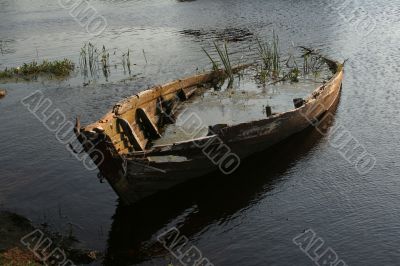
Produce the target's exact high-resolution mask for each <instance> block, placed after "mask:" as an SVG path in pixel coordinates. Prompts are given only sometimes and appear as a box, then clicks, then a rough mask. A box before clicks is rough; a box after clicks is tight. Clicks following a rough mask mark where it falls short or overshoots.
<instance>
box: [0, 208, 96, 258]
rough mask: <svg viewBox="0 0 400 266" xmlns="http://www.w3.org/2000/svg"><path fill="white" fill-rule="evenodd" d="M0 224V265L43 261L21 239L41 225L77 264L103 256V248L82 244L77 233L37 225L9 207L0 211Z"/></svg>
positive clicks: (47, 234)
mask: <svg viewBox="0 0 400 266" xmlns="http://www.w3.org/2000/svg"><path fill="white" fill-rule="evenodd" d="M0 225H1V227H0V265H5V266H11V265H12V266H25V265H29V266H37V265H43V261H42V260H40V258H39V257H36V256H35V255H34V254H33V252H31V251H30V250H28V249H27V248H26V247H25V246H24V245H23V243H22V242H21V239H22V238H23V237H25V236H27V235H28V234H30V233H32V232H35V230H37V229H40V232H41V233H43V236H44V237H43V239H45V238H48V239H50V240H51V241H52V243H53V244H52V246H51V247H52V249H54V248H60V249H62V250H63V251H64V252H65V255H66V258H67V259H69V260H71V261H72V262H73V263H74V264H76V265H77V264H89V263H91V262H93V261H95V260H97V259H99V257H100V253H99V252H96V251H92V250H86V249H82V248H80V247H78V246H79V241H78V240H76V239H74V238H73V237H71V236H63V235H61V234H59V233H55V232H50V231H49V230H46V229H45V228H38V227H35V226H34V225H33V224H32V223H31V221H29V220H28V219H26V218H25V217H22V216H20V215H18V214H15V213H12V212H9V211H0ZM32 239H33V238H32ZM53 246H54V247H53ZM50 252H51V250H50Z"/></svg>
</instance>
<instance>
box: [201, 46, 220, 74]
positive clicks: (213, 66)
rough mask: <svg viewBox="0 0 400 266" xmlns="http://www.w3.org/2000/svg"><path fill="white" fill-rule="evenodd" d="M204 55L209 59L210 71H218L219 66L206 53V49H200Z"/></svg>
mask: <svg viewBox="0 0 400 266" xmlns="http://www.w3.org/2000/svg"><path fill="white" fill-rule="evenodd" d="M202 49H203V51H204V53H205V54H206V55H207V57H208V59H210V61H211V64H212V69H213V70H214V71H218V70H219V65H218V63H217V62H216V61H215V60H214V59H213V58H212V57H211V55H210V54H209V53H208V52H207V51H206V49H204V48H202Z"/></svg>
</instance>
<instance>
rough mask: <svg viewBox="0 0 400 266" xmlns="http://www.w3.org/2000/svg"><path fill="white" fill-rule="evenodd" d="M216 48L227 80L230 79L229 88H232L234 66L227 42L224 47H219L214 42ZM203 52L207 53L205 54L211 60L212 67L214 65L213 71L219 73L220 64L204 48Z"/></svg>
mask: <svg viewBox="0 0 400 266" xmlns="http://www.w3.org/2000/svg"><path fill="white" fill-rule="evenodd" d="M214 48H215V50H216V52H217V54H218V57H219V61H220V62H221V63H222V65H223V69H222V71H223V72H224V74H225V76H226V77H227V78H229V85H228V87H230V85H231V84H232V82H233V79H234V77H233V70H232V64H231V59H230V57H229V52H228V46H227V42H226V41H225V42H224V45H223V47H222V48H221V47H219V46H218V44H217V43H216V42H214ZM203 51H204V52H205V54H206V55H207V57H208V58H209V59H210V61H211V63H212V65H213V67H212V68H213V70H214V71H218V70H220V67H219V64H218V62H217V60H215V59H213V58H212V57H211V55H210V54H209V53H208V52H207V51H206V50H205V49H204V48H203Z"/></svg>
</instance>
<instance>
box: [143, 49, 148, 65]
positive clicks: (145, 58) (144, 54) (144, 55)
mask: <svg viewBox="0 0 400 266" xmlns="http://www.w3.org/2000/svg"><path fill="white" fill-rule="evenodd" d="M142 52H143V57H144V61H145V62H146V64H147V57H146V53H145V51H144V49H142Z"/></svg>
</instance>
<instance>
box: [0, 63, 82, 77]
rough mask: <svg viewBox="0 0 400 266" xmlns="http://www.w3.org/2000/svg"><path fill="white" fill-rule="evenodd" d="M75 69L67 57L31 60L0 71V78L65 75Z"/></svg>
mask: <svg viewBox="0 0 400 266" xmlns="http://www.w3.org/2000/svg"><path fill="white" fill-rule="evenodd" d="M74 69H75V65H74V63H72V61H71V60H69V59H64V60H56V61H47V60H44V61H43V62H42V63H40V64H39V63H38V62H37V61H32V62H31V63H25V64H23V65H22V66H20V67H15V68H9V69H7V68H6V69H5V70H4V71H0V79H13V78H22V79H26V80H30V79H34V78H36V77H38V76H46V75H48V76H55V77H67V76H69V75H70V74H71V73H72V72H73V71H74Z"/></svg>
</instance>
